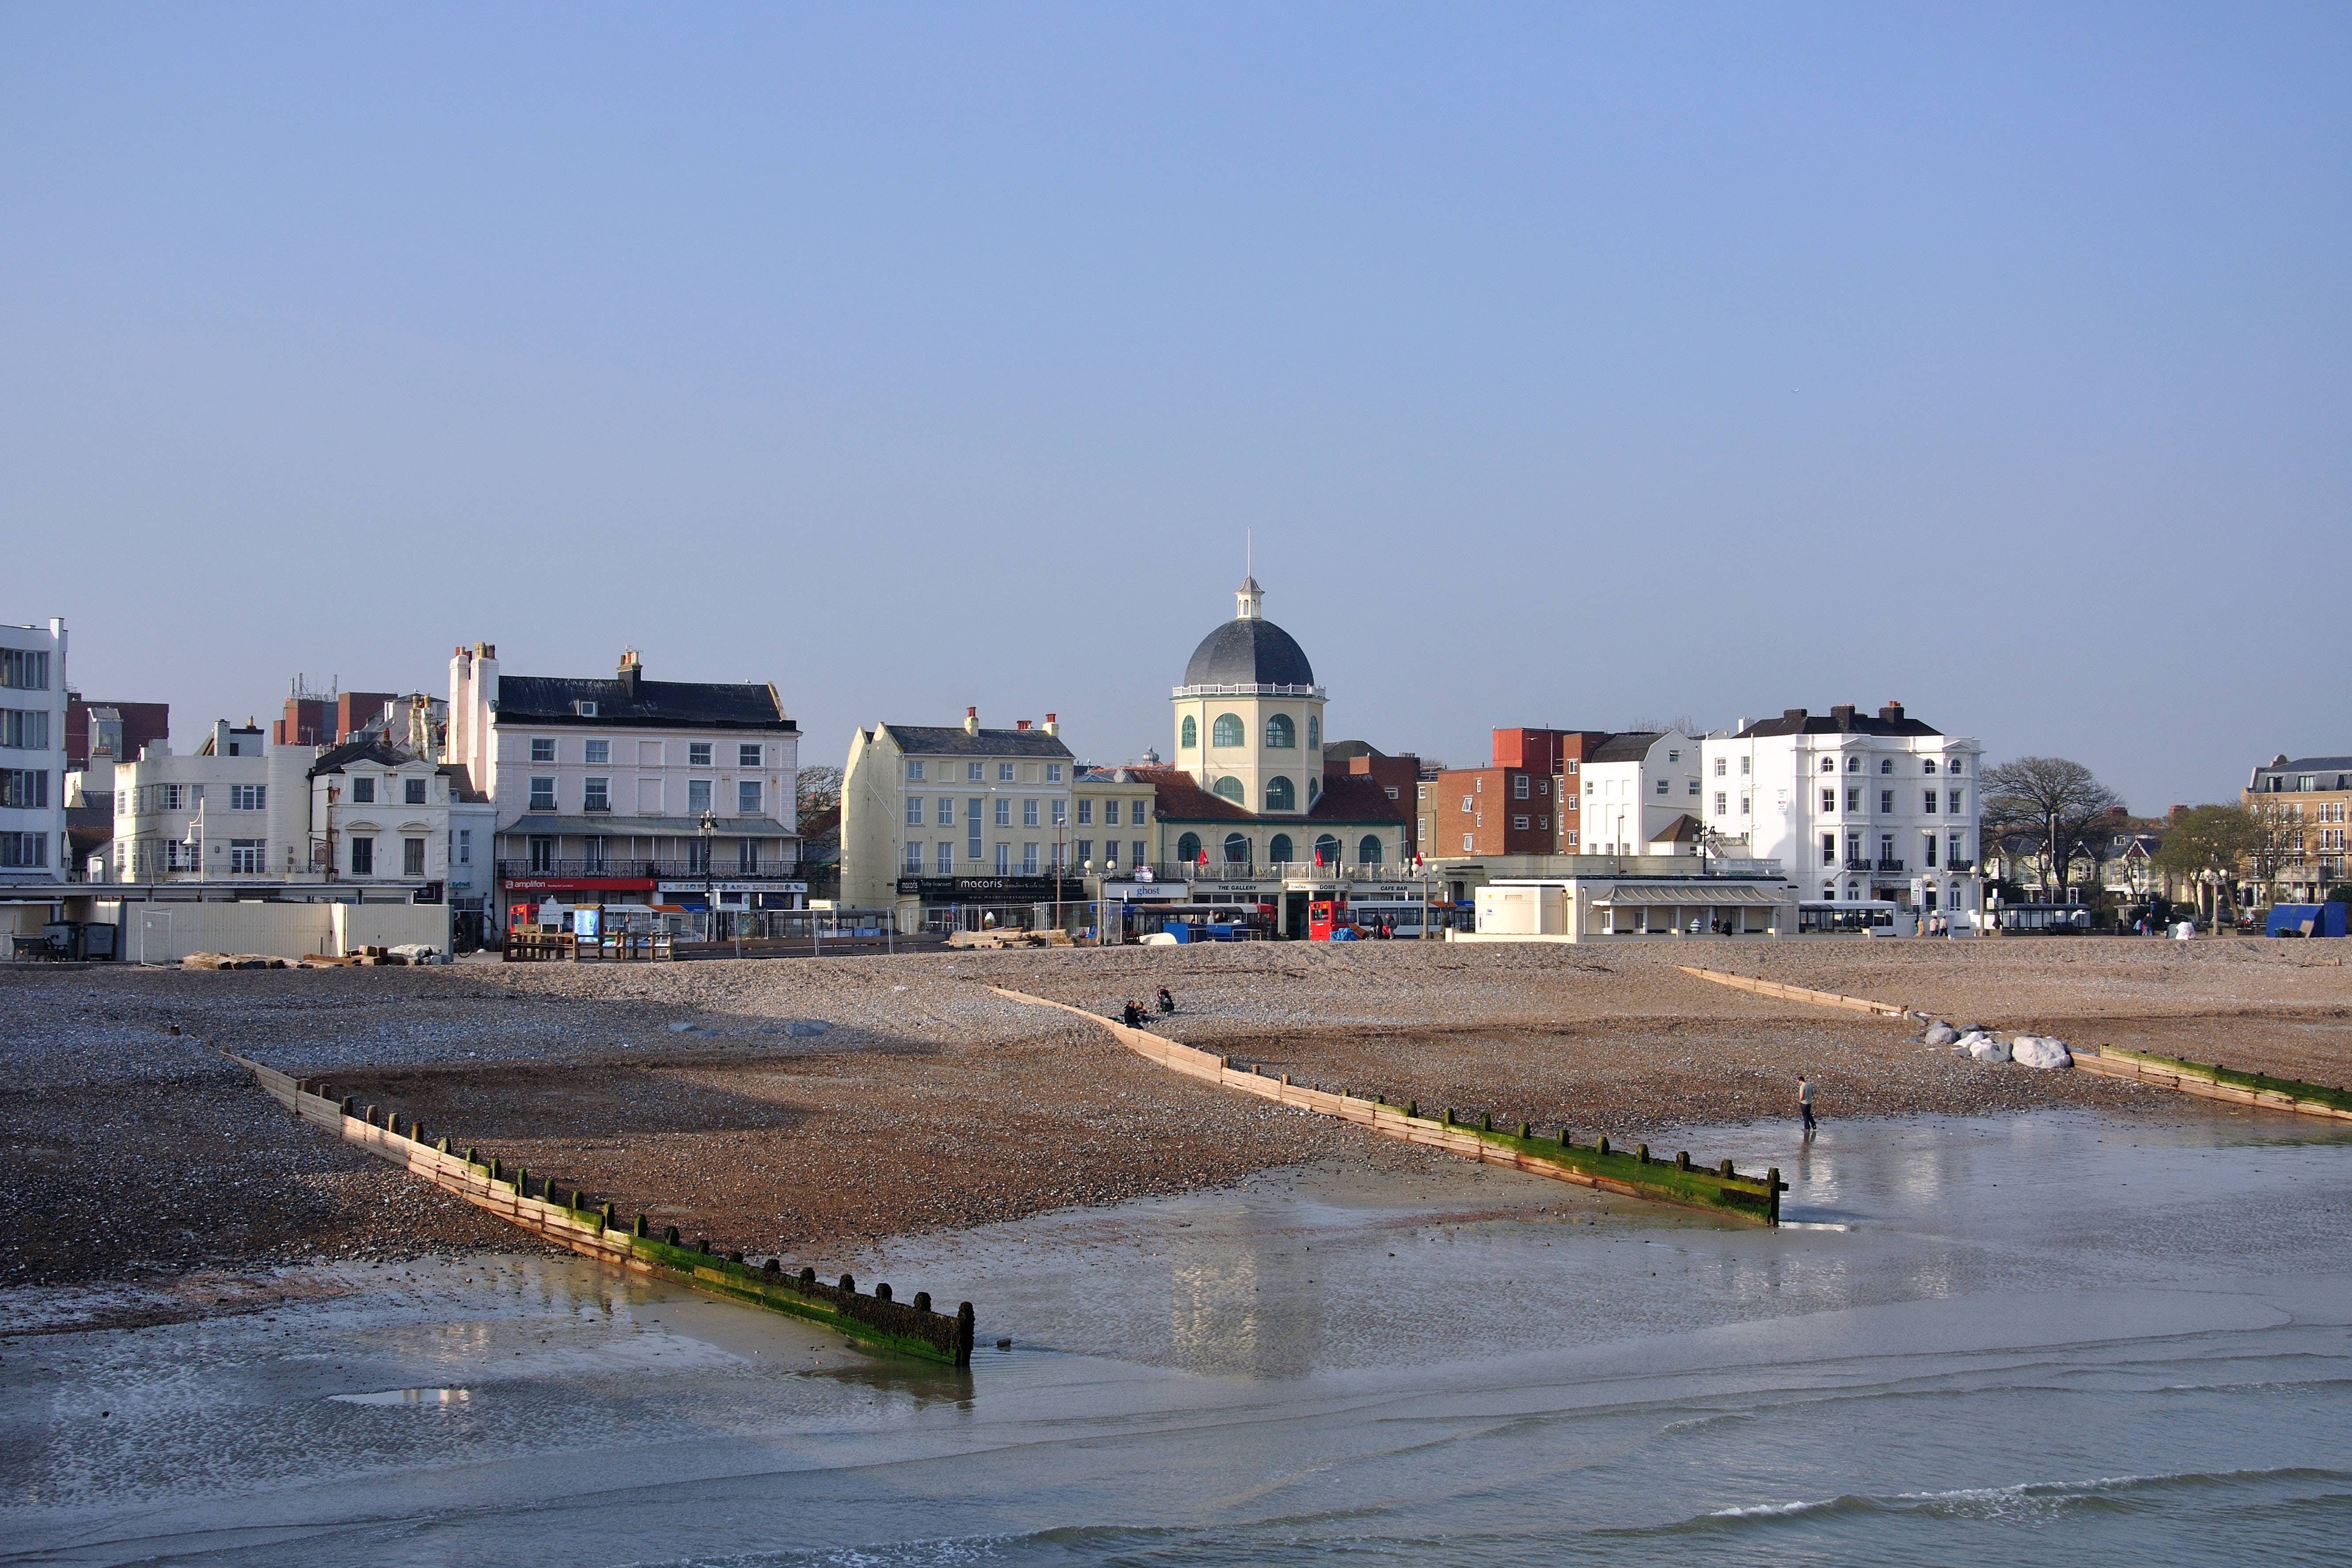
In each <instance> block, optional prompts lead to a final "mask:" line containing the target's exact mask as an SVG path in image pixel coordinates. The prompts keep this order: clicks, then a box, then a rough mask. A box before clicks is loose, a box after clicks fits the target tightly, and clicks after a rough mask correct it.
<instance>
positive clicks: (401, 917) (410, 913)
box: [100, 902, 449, 963]
mask: <svg viewBox="0 0 2352 1568" xmlns="http://www.w3.org/2000/svg"><path fill="white" fill-rule="evenodd" d="M110 916H119V918H120V920H121V925H122V944H121V945H122V957H123V960H124V962H126V963H178V962H179V961H180V960H181V959H183V958H185V957H186V956H187V955H188V954H190V953H192V952H263V953H269V954H272V955H274V956H276V957H278V958H301V957H303V956H305V955H307V954H310V953H314V952H322V953H327V954H329V955H331V956H341V955H342V954H345V953H348V952H352V951H354V950H356V949H359V948H362V947H370V946H375V947H395V946H398V945H400V944H401V943H403V942H425V943H429V944H430V945H432V946H434V947H436V948H439V949H440V950H441V951H442V952H448V951H449V906H448V905H446V904H331V903H309V904H298V903H259V902H254V903H234V904H232V903H210V904H197V903H186V904H178V903H144V904H142V903H123V904H111V905H101V906H100V918H101V919H105V918H109V917H110Z"/></svg>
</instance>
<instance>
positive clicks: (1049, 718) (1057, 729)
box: [1045, 713, 1062, 740]
mask: <svg viewBox="0 0 2352 1568" xmlns="http://www.w3.org/2000/svg"><path fill="white" fill-rule="evenodd" d="M1045 733H1047V734H1048V735H1051V736H1053V737H1055V739H1056V740H1059V739H1060V738H1061V734H1062V723H1061V721H1060V720H1058V719H1056V718H1055V717H1054V716H1053V715H1052V714H1051V713H1048V714H1046V715H1045Z"/></svg>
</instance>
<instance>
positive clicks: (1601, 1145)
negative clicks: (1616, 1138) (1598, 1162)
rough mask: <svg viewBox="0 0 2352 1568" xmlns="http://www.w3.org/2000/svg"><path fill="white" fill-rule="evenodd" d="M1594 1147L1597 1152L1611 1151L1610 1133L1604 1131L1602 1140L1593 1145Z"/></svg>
mask: <svg viewBox="0 0 2352 1568" xmlns="http://www.w3.org/2000/svg"><path fill="white" fill-rule="evenodd" d="M1593 1149H1594V1152H1596V1153H1601V1154H1606V1153H1607V1152H1609V1135H1608V1134H1607V1133H1605V1132H1604V1133H1602V1134H1601V1141H1600V1142H1598V1143H1596V1144H1595V1145H1594V1146H1593Z"/></svg>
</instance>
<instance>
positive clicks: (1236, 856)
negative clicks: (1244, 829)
mask: <svg viewBox="0 0 2352 1568" xmlns="http://www.w3.org/2000/svg"><path fill="white" fill-rule="evenodd" d="M1225 864H1226V865H1228V866H1246V865H1248V864H1249V840H1248V839H1247V838H1244V837H1242V836H1241V835H1240V834H1238V833H1228V834H1226V835H1225Z"/></svg>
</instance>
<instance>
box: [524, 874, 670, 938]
mask: <svg viewBox="0 0 2352 1568" xmlns="http://www.w3.org/2000/svg"><path fill="white" fill-rule="evenodd" d="M653 890H654V884H653V879H652V878H650V877H509V878H508V879H506V895H507V896H506V906H507V930H509V931H517V930H520V929H521V928H523V927H525V926H535V925H538V924H540V923H541V922H540V919H539V911H540V909H541V906H542V905H544V904H545V903H546V902H547V901H548V900H551V899H552V900H555V901H557V902H558V903H562V904H567V905H573V906H577V905H581V904H594V905H598V906H600V907H601V906H602V905H604V903H606V902H607V901H608V900H607V899H606V897H605V895H606V894H608V893H635V894H636V895H637V897H636V898H635V899H626V900H619V901H621V902H625V903H645V902H649V901H650V900H648V899H647V897H646V895H648V894H650V893H651V892H652V891H653Z"/></svg>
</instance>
